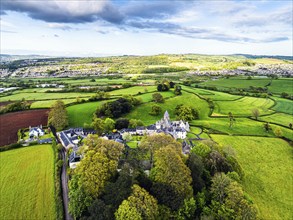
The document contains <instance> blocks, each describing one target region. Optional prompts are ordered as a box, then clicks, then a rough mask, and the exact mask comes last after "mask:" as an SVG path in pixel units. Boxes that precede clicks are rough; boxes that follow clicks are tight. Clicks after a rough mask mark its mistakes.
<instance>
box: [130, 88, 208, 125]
mask: <svg viewBox="0 0 293 220" xmlns="http://www.w3.org/2000/svg"><path fill="white" fill-rule="evenodd" d="M154 104H155V103H153V102H151V103H145V104H142V105H140V106H138V107H136V108H135V109H134V110H133V111H132V112H130V113H129V114H127V118H130V119H131V118H134V119H140V120H142V121H143V122H144V123H145V124H146V125H149V124H153V123H155V122H156V121H157V120H159V119H161V118H162V117H163V114H164V112H165V111H166V110H167V111H168V112H169V115H170V118H171V119H173V120H174V119H175V118H176V117H175V114H174V111H175V108H176V106H177V105H179V104H184V105H187V106H190V107H193V108H196V109H197V110H198V111H199V117H200V118H207V117H208V113H209V107H208V104H207V102H206V101H204V100H202V99H200V98H198V97H197V96H196V95H194V94H191V93H187V92H184V91H183V94H182V95H181V96H176V97H173V98H169V99H167V100H165V102H164V103H157V104H158V105H159V106H160V107H161V108H162V113H161V115H158V116H152V115H149V112H151V108H152V105H154Z"/></svg>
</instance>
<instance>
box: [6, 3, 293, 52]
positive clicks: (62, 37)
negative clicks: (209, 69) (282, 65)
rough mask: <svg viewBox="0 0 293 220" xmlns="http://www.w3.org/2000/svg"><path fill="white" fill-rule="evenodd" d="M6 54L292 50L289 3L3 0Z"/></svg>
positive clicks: (291, 7)
mask: <svg viewBox="0 0 293 220" xmlns="http://www.w3.org/2000/svg"><path fill="white" fill-rule="evenodd" d="M0 6H1V7H0V15H1V20H0V28H1V29H0V30H1V32H0V33H1V38H0V41H1V42H0V43H1V45H0V46H1V49H0V52H1V53H2V54H20V55H26V54H41V55H50V56H107V55H153V54H162V53H171V54H180V53H197V54H237V53H244V54H255V55H287V56H292V55H293V51H292V50H293V44H292V35H293V30H292V26H293V1H291V0H271V1H269V0H250V1H243V0H194V1H191V0H186V1H184V0H180V1H174V0H161V1H159V0H148V1H143V0H136V1H133V0H131V1H126V0H124V1H121V0H112V1H110V0H74V1H73V0H34V1H31V0H22V1H18V0H1V1H0Z"/></svg>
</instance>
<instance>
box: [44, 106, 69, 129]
mask: <svg viewBox="0 0 293 220" xmlns="http://www.w3.org/2000/svg"><path fill="white" fill-rule="evenodd" d="M48 125H52V126H54V127H55V128H56V129H57V130H58V131H60V130H62V129H64V128H65V127H66V126H67V125H68V117H67V111H66V108H65V105H64V102H62V101H56V102H55V103H54V104H53V106H52V108H51V110H50V112H49V116H48Z"/></svg>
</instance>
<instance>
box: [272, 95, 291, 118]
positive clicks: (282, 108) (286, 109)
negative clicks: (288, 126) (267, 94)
mask: <svg viewBox="0 0 293 220" xmlns="http://www.w3.org/2000/svg"><path fill="white" fill-rule="evenodd" d="M274 99H275V100H276V101H277V105H275V106H274V107H273V108H272V109H273V110H275V111H277V112H283V113H288V114H291V115H293V101H291V100H288V99H282V98H276V97H274Z"/></svg>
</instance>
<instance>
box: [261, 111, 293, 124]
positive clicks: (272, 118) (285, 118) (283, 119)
mask: <svg viewBox="0 0 293 220" xmlns="http://www.w3.org/2000/svg"><path fill="white" fill-rule="evenodd" d="M259 119H260V120H262V121H267V122H272V123H276V124H280V125H284V126H288V125H289V123H293V116H292V115H289V114H284V113H275V114H272V115H267V116H263V117H260V118H259Z"/></svg>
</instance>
